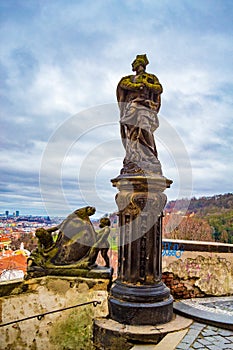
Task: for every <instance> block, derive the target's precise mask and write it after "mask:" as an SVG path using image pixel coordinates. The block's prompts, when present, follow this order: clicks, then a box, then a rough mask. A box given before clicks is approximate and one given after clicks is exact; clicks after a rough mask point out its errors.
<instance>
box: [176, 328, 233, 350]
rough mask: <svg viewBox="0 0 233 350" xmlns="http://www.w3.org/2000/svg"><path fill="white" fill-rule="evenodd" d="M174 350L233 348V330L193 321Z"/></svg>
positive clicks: (227, 349) (222, 349)
mask: <svg viewBox="0 0 233 350" xmlns="http://www.w3.org/2000/svg"><path fill="white" fill-rule="evenodd" d="M175 349H176V350H191V349H198V350H233V331H230V330H225V329H222V328H217V327H214V326H209V325H206V324H203V323H198V322H194V323H193V324H192V325H191V326H190V327H189V330H188V332H187V333H186V335H185V336H184V338H183V339H182V341H181V342H180V343H179V345H177V347H176V348H175Z"/></svg>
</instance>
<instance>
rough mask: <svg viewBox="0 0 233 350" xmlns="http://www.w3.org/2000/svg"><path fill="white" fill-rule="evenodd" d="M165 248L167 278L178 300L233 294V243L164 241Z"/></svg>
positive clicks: (168, 284)
mask: <svg viewBox="0 0 233 350" xmlns="http://www.w3.org/2000/svg"><path fill="white" fill-rule="evenodd" d="M168 247H169V249H168ZM174 247H175V249H173V248H174ZM164 248H166V252H165V253H164V256H163V281H164V283H165V284H166V285H167V286H168V287H169V288H170V289H171V293H172V294H173V296H174V298H175V299H181V298H194V297H204V296H226V295H233V254H232V253H233V245H232V244H223V243H212V242H195V241H178V240H174V241H173V240H164Z"/></svg>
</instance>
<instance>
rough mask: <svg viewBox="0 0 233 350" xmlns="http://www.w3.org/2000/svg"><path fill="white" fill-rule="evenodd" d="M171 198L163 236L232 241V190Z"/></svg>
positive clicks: (167, 208)
mask: <svg viewBox="0 0 233 350" xmlns="http://www.w3.org/2000/svg"><path fill="white" fill-rule="evenodd" d="M187 201H188V200H187V199H181V200H177V201H171V202H169V203H168V204H167V206H166V210H165V212H166V216H165V218H164V233H163V234H164V237H166V238H174V239H191V240H202V241H219V242H223V243H232V244H233V194H232V193H227V194H223V195H222V194H220V195H215V196H212V197H201V198H195V197H194V198H191V200H190V203H189V206H188V210H187Z"/></svg>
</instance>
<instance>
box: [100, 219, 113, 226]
mask: <svg viewBox="0 0 233 350" xmlns="http://www.w3.org/2000/svg"><path fill="white" fill-rule="evenodd" d="M110 225H111V221H110V220H109V218H102V219H100V225H99V226H100V227H105V226H110Z"/></svg>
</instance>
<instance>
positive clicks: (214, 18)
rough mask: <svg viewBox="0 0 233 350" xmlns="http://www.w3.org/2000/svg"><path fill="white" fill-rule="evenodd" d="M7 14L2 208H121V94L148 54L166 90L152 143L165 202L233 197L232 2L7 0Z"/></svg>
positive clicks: (60, 211) (35, 211)
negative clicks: (138, 60)
mask: <svg viewBox="0 0 233 350" xmlns="http://www.w3.org/2000/svg"><path fill="white" fill-rule="evenodd" d="M0 10H1V32H2V40H1V51H2V55H1V60H0V71H1V75H2V77H3V84H2V89H1V106H2V108H1V121H2V142H1V160H2V162H1V164H2V171H1V203H0V212H3V213H4V212H5V211H6V210H9V211H10V212H13V211H16V210H19V211H20V214H22V215H25V214H28V212H29V211H30V213H31V214H32V215H50V216H57V215H58V216H66V215H67V214H68V213H69V212H72V211H73V210H75V209H76V208H79V207H83V206H86V205H93V206H96V208H97V214H96V215H97V216H101V215H103V214H104V213H105V212H112V211H114V208H115V209H116V205H115V200H114V197H115V194H116V190H115V189H114V188H112V186H111V183H110V179H111V178H114V177H116V176H117V175H118V174H119V171H120V169H121V167H122V161H123V158H124V150H123V147H122V145H121V141H120V131H119V111H118V106H117V103H116V97H115V90H116V86H117V83H118V82H119V80H120V78H121V77H122V76H125V75H128V74H131V63H132V61H133V59H134V58H135V56H136V55H137V54H144V53H146V54H147V56H148V58H149V61H150V64H149V65H148V67H147V71H148V72H151V73H154V74H156V75H157V76H158V78H159V80H160V82H161V84H162V85H163V88H164V92H163V94H162V107H161V111H160V113H159V120H160V128H159V129H158V130H157V131H156V132H155V140H156V144H157V148H158V153H159V159H160V161H161V164H162V169H163V173H164V175H165V176H166V177H168V178H170V179H172V180H173V185H172V187H171V189H168V190H167V191H166V194H167V196H168V200H173V199H176V198H183V197H188V198H189V197H192V196H196V197H200V196H209V195H214V194H224V193H228V192H231V191H232V184H231V179H232V175H233V166H232V154H233V145H232V141H231V139H232V131H233V130H232V128H233V126H232V125H233V123H232V90H233V88H232V81H231V76H232V72H233V66H232V33H233V24H232V14H233V5H232V2H231V1H228V0H225V1H224V2H223V1H220V0H212V1H209V0H207V1H205V2H202V1H200V0H197V1H195V2H193V1H185V2H184V1H180V0H174V1H173V2H172V3H171V2H170V1H166V0H165V1H157V2H154V1H149V0H140V1H137V2H134V1H118V2H114V1H109V2H106V1H102V0H97V1H96V2H92V1H78V2H74V1H71V0H69V1H64V0H58V1H56V2H40V1H33V2H28V1H23V0H22V1H16V0H14V1H11V2H9V1H5V0H3V1H1V3H0ZM174 140H175V141H174ZM41 193H42V196H43V198H44V200H43V199H42V198H41ZM16 208H17V209H16Z"/></svg>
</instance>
